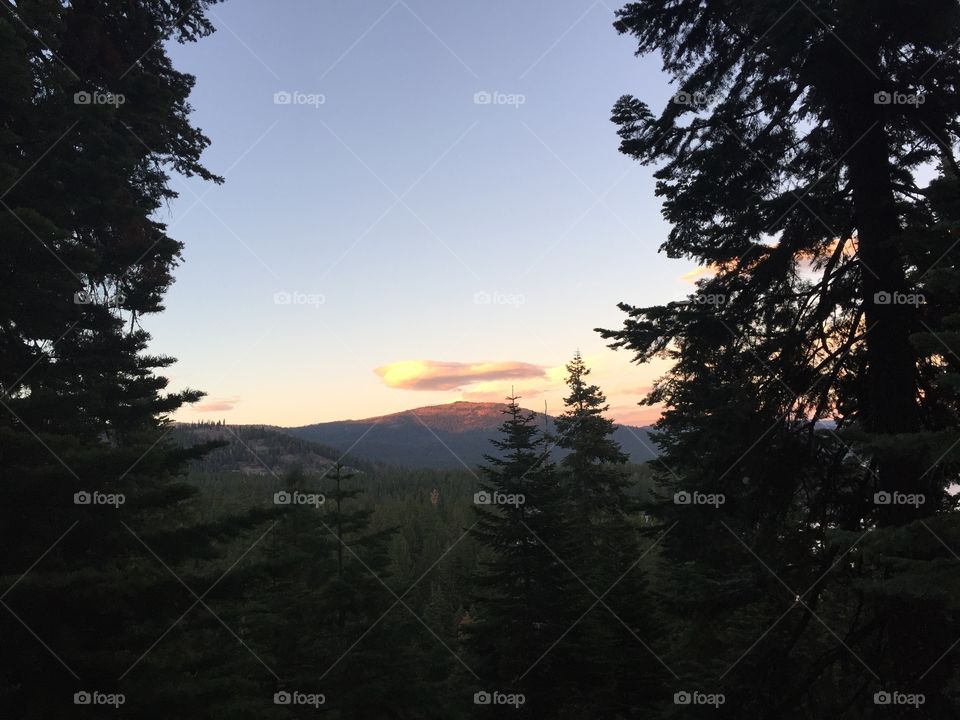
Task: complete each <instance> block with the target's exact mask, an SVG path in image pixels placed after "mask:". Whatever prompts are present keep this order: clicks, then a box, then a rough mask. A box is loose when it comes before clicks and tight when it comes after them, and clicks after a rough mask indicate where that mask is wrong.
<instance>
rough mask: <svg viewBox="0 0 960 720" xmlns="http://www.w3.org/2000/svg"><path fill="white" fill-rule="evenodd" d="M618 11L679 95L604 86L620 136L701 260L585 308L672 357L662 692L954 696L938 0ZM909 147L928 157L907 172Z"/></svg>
mask: <svg viewBox="0 0 960 720" xmlns="http://www.w3.org/2000/svg"><path fill="white" fill-rule="evenodd" d="M921 7H922V10H921ZM618 16H619V17H618V21H617V28H618V30H620V31H621V32H623V33H629V34H632V35H634V36H635V37H636V38H637V40H638V43H639V51H640V52H642V53H647V52H659V53H660V54H661V56H662V57H663V60H664V66H665V68H666V70H667V71H668V72H669V73H670V74H671V76H672V77H673V78H674V79H675V80H676V82H677V89H678V90H679V92H678V94H677V95H676V96H674V98H673V99H672V100H671V102H670V103H669V104H668V106H667V107H666V108H665V109H664V110H663V111H662V112H661V113H660V114H659V115H655V114H654V113H653V112H652V111H651V109H650V108H649V106H648V105H647V104H645V103H643V102H641V101H640V100H637V99H635V98H633V97H629V96H628V97H624V98H621V100H620V101H619V102H618V103H617V105H616V107H615V109H614V120H615V122H616V123H618V124H619V126H620V131H619V132H620V136H621V138H622V145H621V148H622V150H623V152H625V153H627V154H628V155H631V156H632V157H635V158H637V159H639V160H642V161H644V162H650V163H654V162H662V163H663V165H662V167H661V168H660V169H659V170H658V171H657V173H656V175H657V178H658V185H657V192H658V194H659V195H660V196H661V197H663V198H664V214H665V217H666V218H667V219H668V221H669V222H671V223H672V225H673V228H672V230H671V232H670V236H669V238H668V240H667V241H666V243H665V244H664V245H663V249H664V250H665V251H666V252H667V253H668V254H669V255H670V256H671V257H681V256H685V257H691V258H694V259H696V260H698V261H700V262H701V263H703V264H705V265H707V266H709V268H710V270H711V271H712V273H713V276H712V277H710V278H708V279H706V280H703V281H701V282H700V284H699V287H698V292H697V293H696V294H694V295H692V296H691V297H690V298H689V300H688V302H685V303H672V304H670V305H667V306H659V307H650V308H636V307H631V306H628V305H622V306H621V307H622V308H623V309H624V310H625V311H626V312H627V313H628V316H629V317H628V319H627V320H626V322H625V324H624V327H623V328H622V329H621V330H618V331H603V334H604V336H605V337H606V338H608V339H611V340H612V341H613V343H614V346H616V347H625V348H628V349H630V350H632V351H633V352H634V353H635V354H636V359H637V360H639V361H644V360H647V359H649V358H650V357H652V356H654V355H658V354H662V355H666V356H668V357H670V358H671V359H672V360H673V361H674V367H673V369H672V370H671V371H670V372H669V373H668V374H667V375H666V376H665V377H664V378H662V379H661V380H660V381H659V382H658V384H657V385H656V386H655V388H654V390H653V392H652V393H651V395H650V396H649V398H648V401H649V402H650V403H657V402H662V403H664V404H665V406H666V411H665V413H664V416H663V419H662V420H661V421H660V423H659V424H658V429H659V430H660V435H659V442H660V443H661V447H662V448H663V450H664V455H663V457H662V458H661V459H662V463H663V464H662V465H660V466H658V467H660V468H661V475H662V481H663V485H664V490H665V493H666V497H665V498H664V502H663V503H662V504H661V505H660V506H659V508H658V510H657V513H658V516H659V518H660V520H661V522H662V523H664V524H666V523H670V522H672V521H674V520H679V525H678V526H677V529H676V530H675V531H674V532H672V533H671V534H670V535H669V536H668V537H667V539H666V540H665V557H666V559H667V560H668V562H669V565H668V568H669V573H668V574H669V576H670V577H671V582H672V583H673V585H672V591H671V594H672V599H673V600H674V602H673V603H672V609H674V610H675V630H674V647H673V652H672V653H671V658H673V659H674V660H675V661H676V662H678V663H679V662H683V663H684V664H685V671H686V672H685V677H684V683H686V685H678V689H692V688H691V687H690V685H691V684H693V686H694V687H697V686H699V687H701V689H709V688H714V689H720V690H722V691H723V692H725V693H726V696H727V708H728V710H729V711H730V712H733V713H736V714H739V715H742V714H749V715H752V716H757V717H808V716H811V715H815V716H852V717H863V718H867V717H874V716H875V715H876V716H881V715H882V714H884V713H888V712H890V711H891V708H888V707H885V706H877V705H875V704H874V702H873V694H874V693H875V692H878V691H883V690H890V691H894V690H896V691H900V692H905V693H910V692H913V693H924V694H925V696H926V703H925V704H924V705H923V706H921V708H920V709H919V711H918V712H915V713H913V714H914V715H915V716H920V717H945V716H947V717H955V716H956V715H955V712H956V710H955V708H956V703H955V692H956V690H955V688H956V682H957V678H956V669H955V668H956V662H955V660H954V659H953V657H952V656H951V655H950V654H949V653H947V654H944V653H945V651H946V650H947V648H948V647H949V642H946V641H945V638H953V637H956V636H957V635H958V634H960V623H958V616H957V608H956V603H955V602H954V601H953V600H951V599H950V598H949V597H948V594H947V593H944V592H943V586H944V583H945V582H948V581H947V579H946V578H947V575H948V574H949V571H948V570H947V568H948V566H949V563H950V562H951V561H952V555H951V553H950V551H948V550H947V549H946V548H945V547H944V546H943V545H942V544H941V543H940V540H943V541H944V543H946V544H947V545H950V546H954V547H955V546H956V544H957V540H958V539H960V532H958V528H957V524H956V521H955V517H956V516H955V514H954V513H953V510H954V509H955V502H954V500H953V499H952V498H951V496H950V495H949V494H948V492H947V489H948V487H949V486H950V484H951V483H952V482H954V480H955V479H956V478H957V469H958V465H957V453H956V448H955V447H953V446H952V444H953V443H954V442H955V439H956V437H957V425H958V423H957V417H958V416H957V411H958V403H957V397H956V379H955V378H956V369H957V356H956V354H955V352H954V351H953V350H952V349H951V348H950V343H951V341H952V340H953V339H954V338H955V332H956V325H955V322H956V319H955V315H956V307H957V297H956V293H955V290H954V289H948V288H950V287H951V285H953V283H954V281H955V279H956V271H955V268H956V264H955V260H954V258H955V252H954V248H953V243H955V239H949V238H950V236H951V232H952V230H951V228H955V227H956V225H955V224H956V221H957V202H956V189H957V186H956V182H955V179H954V178H955V177H956V175H955V173H956V162H955V159H954V157H953V150H952V148H953V145H954V143H955V140H956V137H957V131H958V126H957V115H958V109H960V99H958V96H957V93H956V82H957V80H956V78H957V76H958V75H957V72H958V69H960V63H958V56H957V52H956V49H957V41H958V40H960V8H958V6H957V5H956V3H953V2H945V1H944V2H933V3H924V4H923V5H922V6H921V5H920V4H916V3H912V2H907V3H892V2H865V1H857V2H844V3H840V2H836V1H835V0H821V1H818V2H810V3H798V4H795V5H794V4H792V3H790V2H787V1H786V0H784V1H783V2H780V1H775V2H747V3H743V2H738V3H733V2H717V3H707V4H704V3H700V2H696V1H695V0H678V1H677V2H672V3H667V4H664V3H662V2H652V1H643V2H634V3H631V4H629V5H628V6H626V7H625V8H624V9H623V10H621V11H620V12H619V13H618ZM937 160H940V161H941V164H942V166H943V170H944V179H943V180H941V181H938V182H935V183H933V184H932V185H930V186H929V187H923V185H922V184H921V182H920V180H919V179H918V171H919V170H920V169H921V168H923V167H924V166H925V165H927V164H929V163H932V162H936V161H937ZM938 338H939V340H938ZM664 468H667V469H664ZM675 493H681V494H680V495H678V496H676V497H675ZM876 493H882V494H881V495H879V496H877V497H878V499H879V500H880V503H881V504H878V503H876V502H875V500H874V498H875V494H876ZM895 493H900V495H899V496H898V495H895ZM921 496H922V497H923V499H924V500H925V502H924V503H923V504H921V505H916V504H907V503H903V502H893V503H889V504H883V499H885V498H886V497H899V498H904V497H908V498H910V497H913V498H916V497H921ZM698 499H699V500H705V502H702V503H701V502H699V501H698ZM710 499H712V500H713V501H714V502H713V504H710ZM720 499H725V502H724V503H723V504H722V505H721V504H720ZM868 531H869V534H867V535H865V533H868ZM791 608H792V610H791ZM704 686H707V687H704ZM892 710H893V712H900V711H902V708H899V707H898V708H893V709H892ZM685 711H686V708H685V707H682V706H681V707H676V708H669V709H668V711H667V712H666V714H669V712H677V713H683V712H685Z"/></svg>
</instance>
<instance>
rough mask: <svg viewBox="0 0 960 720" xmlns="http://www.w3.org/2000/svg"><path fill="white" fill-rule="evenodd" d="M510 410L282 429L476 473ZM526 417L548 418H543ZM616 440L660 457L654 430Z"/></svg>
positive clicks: (440, 410) (428, 412)
mask: <svg viewBox="0 0 960 720" xmlns="http://www.w3.org/2000/svg"><path fill="white" fill-rule="evenodd" d="M505 408H506V403H492V402H485V403H479V402H469V401H465V400H458V401H455V402H452V403H445V404H441V405H427V406H423V407H417V408H412V409H410V410H403V411H400V412H396V413H389V414H387V415H378V416H374V417H369V418H360V419H356V420H354V419H351V420H333V421H328V422H322V423H313V424H310V425H301V426H298V427H290V428H278V429H279V430H281V431H282V432H286V433H289V434H291V435H293V436H295V437H299V438H302V439H304V440H310V441H312V442H316V443H321V444H323V445H326V446H328V447H333V448H336V449H338V450H339V451H340V452H347V451H349V452H351V453H354V454H356V455H357V456H359V457H363V458H366V459H368V460H372V461H375V462H383V463H387V464H391V465H397V466H400V467H410V468H413V467H430V468H459V467H463V466H467V467H471V468H472V467H475V466H476V465H478V464H480V463H481V462H482V461H483V455H484V454H485V453H490V452H491V451H492V450H493V448H492V446H491V445H490V442H489V441H490V439H492V438H494V437H495V436H496V431H497V428H499V426H500V425H501V423H502V422H503V411H504V409H505ZM525 411H526V412H533V413H534V414H536V415H539V416H541V417H542V416H543V413H542V412H536V411H532V410H526V409H525ZM546 418H547V420H546V426H547V428H548V429H549V430H553V425H554V420H555V418H553V417H552V416H549V415H547V416H546ZM614 439H615V440H617V441H618V442H619V443H620V444H621V445H622V446H623V449H624V452H626V453H627V454H628V455H629V456H630V459H631V460H632V461H633V462H638V463H639V462H646V461H647V460H650V459H652V458H654V457H655V456H656V453H655V450H654V448H655V445H654V443H653V441H652V439H651V438H650V431H649V429H648V428H641V427H633V426H630V425H623V424H617V425H616V430H615V432H614Z"/></svg>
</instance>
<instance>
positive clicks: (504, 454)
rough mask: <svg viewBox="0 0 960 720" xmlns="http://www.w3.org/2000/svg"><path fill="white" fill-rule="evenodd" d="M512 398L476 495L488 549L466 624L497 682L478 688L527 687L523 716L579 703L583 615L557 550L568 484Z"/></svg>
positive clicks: (479, 659) (483, 672) (479, 664)
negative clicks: (569, 638) (578, 644)
mask: <svg viewBox="0 0 960 720" xmlns="http://www.w3.org/2000/svg"><path fill="white" fill-rule="evenodd" d="M507 400H508V405H507V406H506V408H505V409H504V415H505V419H504V421H503V424H502V425H501V426H500V438H499V439H495V440H492V441H491V442H492V444H493V446H494V447H495V448H496V449H497V451H498V454H497V455H486V456H485V459H486V463H487V464H486V465H485V466H484V467H483V468H482V477H483V482H482V483H481V489H480V491H479V492H478V493H477V495H476V496H475V503H476V506H475V512H476V515H477V524H476V527H475V529H474V535H475V537H476V538H477V539H478V540H479V542H480V543H481V544H482V546H483V547H484V548H486V549H487V551H488V554H487V558H486V560H485V562H484V564H483V567H482V568H481V570H480V575H479V577H478V578H477V579H476V585H477V596H476V598H475V602H474V605H473V607H472V608H471V609H470V610H469V614H470V616H471V622H470V623H469V624H466V625H461V630H462V631H463V632H464V633H465V637H466V644H467V647H468V648H469V650H470V652H471V657H472V658H474V659H475V662H476V671H477V673H478V674H479V675H480V677H481V678H482V680H483V681H484V682H486V683H489V684H488V685H485V686H484V687H481V688H478V691H480V692H490V693H492V692H494V691H497V692H501V693H506V694H517V693H520V694H523V695H524V696H525V698H526V702H525V703H524V704H523V705H522V706H521V707H520V708H519V709H518V712H517V713H516V714H517V715H518V716H519V717H537V718H553V717H561V716H562V715H561V714H560V712H561V710H562V709H563V708H564V707H565V706H568V707H573V705H572V703H571V700H572V698H571V697H570V693H569V688H568V687H566V686H565V683H564V678H565V677H566V675H565V674H564V673H565V671H564V666H565V659H566V658H567V656H568V654H569V647H570V644H569V643H565V642H564V640H563V639H562V638H563V637H564V634H565V633H567V632H568V631H569V630H570V628H571V626H572V625H573V623H574V620H575V619H576V616H575V615H573V614H572V609H571V608H570V607H569V605H568V603H569V593H570V588H571V582H572V578H571V577H570V575H569V573H568V572H567V570H566V569H565V568H564V567H563V566H562V565H561V563H560V562H559V561H558V560H557V558H556V557H555V556H554V554H553V553H554V552H558V550H555V549H554V548H559V549H560V550H563V549H565V547H566V546H565V542H564V521H563V516H562V509H563V508H562V503H561V495H560V489H559V486H558V484H557V480H556V473H555V469H554V466H553V463H552V461H551V460H550V457H549V445H548V439H547V438H546V437H545V435H544V433H543V432H542V431H541V430H540V429H539V428H538V426H537V418H536V415H535V414H534V413H528V412H525V411H524V410H523V409H522V408H521V407H520V405H519V404H518V400H519V398H518V397H516V396H511V397H508V398H507ZM482 709H483V708H481V710H482ZM511 714H513V713H512V712H511Z"/></svg>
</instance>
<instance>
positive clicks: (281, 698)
mask: <svg viewBox="0 0 960 720" xmlns="http://www.w3.org/2000/svg"><path fill="white" fill-rule="evenodd" d="M292 702H293V695H291V694H290V693H288V692H287V691H286V690H281V691H280V692H275V693H274V694H273V704H274V705H289V704H290V703H292Z"/></svg>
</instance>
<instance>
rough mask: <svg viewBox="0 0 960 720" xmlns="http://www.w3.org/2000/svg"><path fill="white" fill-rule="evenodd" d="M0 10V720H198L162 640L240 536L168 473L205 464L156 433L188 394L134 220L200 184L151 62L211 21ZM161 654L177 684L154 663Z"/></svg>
mask: <svg viewBox="0 0 960 720" xmlns="http://www.w3.org/2000/svg"><path fill="white" fill-rule="evenodd" d="M0 4H2V8H0V84H2V91H0V95H2V100H0V137H2V142H0V235H2V237H3V242H4V252H3V257H2V260H0V295H2V301H0V304H2V306H3V313H2V318H0V488H2V493H3V497H4V499H5V500H4V502H3V503H2V509H0V542H2V544H3V547H4V553H3V560H2V565H0V576H2V578H3V593H4V594H3V603H4V607H3V608H0V634H2V636H3V637H4V638H5V641H4V642H3V643H2V648H0V666H2V667H3V674H2V679H0V708H2V709H0V714H3V715H4V716H5V717H49V718H58V717H76V716H78V715H80V716H82V714H83V713H85V712H88V711H89V712H94V711H102V708H85V707H82V706H77V705H75V704H74V693H77V692H92V691H98V692H103V693H108V694H115V693H118V692H123V693H124V694H125V695H126V696H127V698H126V703H125V708H126V711H127V712H130V713H132V714H136V715H137V716H138V717H144V718H150V717H168V716H169V715H170V714H176V713H177V712H179V711H181V710H184V709H185V708H192V710H193V711H194V712H198V713H202V712H203V711H204V708H205V707H207V706H206V705H205V703H206V701H207V696H206V695H204V692H203V689H202V688H200V687H199V685H200V684H201V683H202V681H197V676H196V675H194V674H193V671H194V670H196V669H197V668H204V666H205V663H204V662H203V661H202V660H200V661H197V662H195V663H194V661H195V660H196V659H197V657H198V655H202V654H203V650H202V648H201V647H200V646H199V645H197V644H194V643H193V642H192V640H191V638H190V636H189V635H187V634H180V633H178V632H176V631H175V630H171V626H172V625H174V623H175V621H176V620H177V617H178V615H180V614H181V613H183V612H184V611H185V610H186V609H187V608H188V607H189V606H190V605H191V603H192V602H193V601H194V598H193V596H192V595H191V593H190V592H189V591H188V590H187V588H185V587H184V584H182V583H181V581H180V579H183V581H184V583H185V584H186V585H188V586H190V588H192V589H194V590H195V591H196V592H197V593H198V594H199V593H201V592H202V591H203V590H205V589H207V588H208V587H209V586H210V585H211V584H212V583H213V582H214V580H215V579H216V577H217V576H218V575H219V574H220V571H222V570H225V569H226V568H227V566H229V562H230V561H229V560H227V561H226V562H223V560H224V558H222V557H220V558H218V557H217V555H218V550H221V549H222V548H223V546H222V545H219V543H221V542H223V543H229V542H230V540H231V539H233V538H236V537H237V536H238V534H239V533H242V532H243V531H244V530H252V529H253V525H254V521H255V519H254V518H252V517H251V518H233V519H224V520H222V521H219V522H214V523H209V524H205V525H196V524H194V525H192V526H191V524H190V523H189V521H188V520H187V515H186V514H185V513H186V507H187V503H186V502H185V501H187V500H188V499H189V498H190V497H191V496H192V494H193V493H194V490H193V488H192V487H190V486H188V485H187V484H185V483H184V482H183V481H182V478H181V477H180V476H181V475H182V474H183V472H184V470H185V466H186V463H187V462H188V461H189V460H190V459H191V458H193V457H197V456H199V455H200V454H201V453H202V452H203V451H204V450H205V448H203V447H198V448H193V449H182V448H178V447H176V446H175V445H174V444H173V443H172V442H170V440H169V437H167V433H168V431H169V430H170V423H169V417H170V415H171V414H172V413H173V412H174V411H176V410H177V409H178V408H180V407H181V406H182V405H183V404H184V403H189V402H193V401H195V400H197V399H198V398H199V397H201V393H199V392H196V391H193V390H185V391H180V392H170V391H169V390H168V389H167V384H168V383H167V380H166V378H164V377H163V376H162V375H160V374H159V373H160V372H162V371H163V369H164V368H166V367H168V366H169V365H170V364H171V363H172V362H173V359H172V358H169V357H165V356H162V355H153V354H149V353H147V352H146V349H147V344H148V341H149V335H148V334H147V332H146V331H145V330H143V328H142V327H141V319H142V318H144V317H146V316H149V315H150V314H153V313H157V312H160V311H161V310H162V309H163V305H162V301H163V296H164V293H165V292H166V290H167V288H168V287H169V285H170V283H171V282H172V272H173V269H174V268H175V267H176V265H177V264H178V263H179V261H180V252H181V249H182V245H181V243H179V242H178V241H176V240H175V239H173V238H172V237H170V236H169V235H168V234H167V231H166V228H165V226H164V225H163V223H161V222H159V221H158V220H157V219H156V217H155V213H156V211H157V210H158V209H159V208H161V207H162V206H163V204H164V203H165V202H167V201H169V200H170V199H171V198H173V197H175V193H174V191H173V190H172V189H171V188H170V186H169V177H168V173H169V172H171V171H175V172H179V173H181V174H183V175H186V176H198V177H200V178H203V179H207V180H211V181H215V182H219V178H217V177H216V176H215V175H213V174H212V173H210V172H209V171H208V170H207V169H206V168H205V167H204V166H203V165H202V164H201V162H200V155H201V153H202V152H203V150H204V148H205V147H206V146H207V145H208V143H209V141H208V140H207V138H206V137H204V135H203V134H202V133H201V132H200V131H199V130H198V129H196V128H195V127H193V126H192V125H191V124H190V121H189V117H188V116H189V110H190V108H189V104H188V102H187V98H188V95H189V93H190V90H191V88H192V85H193V78H192V77H191V76H189V75H186V74H183V73H180V72H178V71H176V70H175V69H174V68H173V67H172V65H171V63H170V59H169V56H168V55H167V53H166V50H165V49H164V41H166V40H169V39H176V40H179V41H182V42H188V41H193V40H196V39H199V38H201V37H203V36H205V35H207V34H208V33H209V32H210V31H211V29H212V28H211V26H210V23H209V21H208V20H207V19H206V17H205V13H206V10H207V7H208V6H209V5H210V4H211V3H210V2H207V1H201V2H169V1H162V0H147V1H146V2H138V3H125V2H112V1H111V2H91V1H90V0H80V1H75V2H69V3H66V2H17V3H13V2H2V3H0ZM255 537H256V536H255V535H254V536H252V537H251V538H250V541H251V542H252V541H253V539H255ZM164 564H166V566H167V567H164ZM168 568H169V569H170V570H172V571H173V572H171V571H170V570H168ZM174 573H176V575H177V576H179V578H180V579H178V577H175V576H174ZM210 599H211V601H212V598H210ZM205 612H206V610H205V609H203V608H198V609H195V610H193V611H192V613H190V614H189V616H187V617H185V619H184V623H185V626H184V627H186V626H188V625H189V623H191V622H193V621H194V619H195V616H194V615H193V613H205ZM178 629H182V628H178ZM219 630H220V634H219V635H215V636H216V637H220V638H221V639H222V638H223V637H229V635H227V634H226V632H227V631H226V630H225V629H223V628H222V627H220V628H219ZM167 633H169V634H167ZM160 638H163V639H162V640H161V639H160ZM167 643H172V644H173V646H177V644H178V643H179V648H180V650H181V652H180V653H179V657H180V658H181V659H184V658H189V661H188V664H189V665H190V667H189V668H181V667H179V666H178V665H177V663H176V662H175V661H174V662H173V663H171V664H166V665H165V666H164V663H169V660H170V650H171V647H172V646H171V645H169V644H167ZM244 652H245V651H244V650H243V649H242V648H240V647H234V648H231V654H232V655H234V656H238V655H239V654H242V653H244ZM172 654H173V655H174V656H176V655H177V653H172ZM209 657H210V656H207V659H209ZM209 665H210V663H206V668H209ZM201 672H202V670H201ZM178 675H179V677H180V678H181V682H179V683H178V682H177V680H176V678H177V677H178ZM160 678H162V681H160Z"/></svg>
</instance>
